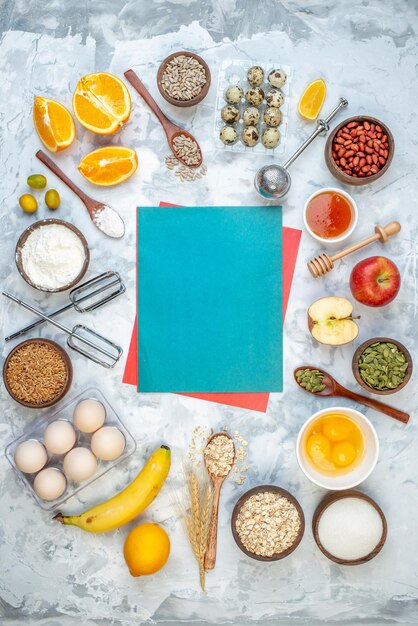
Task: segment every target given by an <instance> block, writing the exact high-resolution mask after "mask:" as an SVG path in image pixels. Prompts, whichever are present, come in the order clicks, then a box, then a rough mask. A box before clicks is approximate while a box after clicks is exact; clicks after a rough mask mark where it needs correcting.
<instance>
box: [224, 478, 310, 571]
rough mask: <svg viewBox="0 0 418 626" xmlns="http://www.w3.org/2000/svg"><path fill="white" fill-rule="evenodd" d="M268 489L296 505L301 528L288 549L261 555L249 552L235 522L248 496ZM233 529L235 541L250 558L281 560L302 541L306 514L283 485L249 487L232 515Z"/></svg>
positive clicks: (238, 501) (236, 504)
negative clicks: (271, 554)
mask: <svg viewBox="0 0 418 626" xmlns="http://www.w3.org/2000/svg"><path fill="white" fill-rule="evenodd" d="M266 491H267V492H270V493H278V494H279V495H281V496H284V497H285V498H287V499H288V500H289V501H290V502H291V503H292V504H293V505H294V506H295V508H296V510H297V512H298V513H299V518H300V528H299V532H298V535H297V537H296V539H295V541H294V543H293V544H292V545H291V546H290V547H289V548H287V549H286V550H283V552H280V553H279V554H275V555H273V556H260V555H258V554H253V553H252V552H249V550H247V549H246V548H245V547H244V546H243V544H242V542H241V540H240V538H239V536H238V532H237V529H236V528H235V522H236V520H237V517H238V513H239V511H240V509H241V507H242V505H243V504H244V502H245V501H246V500H248V498H250V497H251V496H253V495H254V494H257V493H263V492H266ZM231 530H232V535H233V537H234V539H235V543H236V544H237V546H238V547H239V548H240V550H241V551H242V552H244V554H246V555H247V556H249V557H250V558H252V559H255V560H256V561H280V560H281V559H284V558H285V557H287V556H289V554H291V553H292V552H294V551H295V550H296V548H297V547H298V545H299V544H300V542H301V541H302V538H303V535H304V533H305V515H304V513H303V510H302V507H301V505H300V504H299V502H298V500H296V498H295V496H293V495H292V494H291V493H290V492H289V491H287V490H286V489H283V488H282V487H277V486H276V485H259V486H257V487H252V489H249V490H248V491H246V492H245V493H243V494H242V496H241V497H240V498H239V499H238V500H237V502H236V503H235V506H234V509H233V511H232V515H231Z"/></svg>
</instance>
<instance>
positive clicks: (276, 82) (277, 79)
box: [268, 69, 287, 89]
mask: <svg viewBox="0 0 418 626" xmlns="http://www.w3.org/2000/svg"><path fill="white" fill-rule="evenodd" d="M286 80H287V76H286V74H285V72H284V71H283V70H279V69H277V70H271V72H270V73H269V75H268V81H269V83H270V85H271V86H272V87H276V89H280V87H283V85H284V84H285V83H286Z"/></svg>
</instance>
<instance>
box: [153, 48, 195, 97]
mask: <svg viewBox="0 0 418 626" xmlns="http://www.w3.org/2000/svg"><path fill="white" fill-rule="evenodd" d="M205 84H206V71H205V68H204V67H203V65H202V64H201V63H199V61H198V60H197V59H195V58H193V57H189V56H185V55H184V54H180V55H179V56H176V57H174V59H172V60H171V61H170V62H169V63H167V65H166V67H165V70H164V73H163V75H162V78H161V86H162V88H163V89H164V91H165V92H166V93H167V94H168V95H169V96H171V98H174V99H175V100H183V101H186V100H192V99H193V98H196V97H197V96H198V95H199V94H200V92H201V91H202V89H203V87H204V85H205Z"/></svg>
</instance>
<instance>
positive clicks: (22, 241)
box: [15, 218, 90, 293]
mask: <svg viewBox="0 0 418 626" xmlns="http://www.w3.org/2000/svg"><path fill="white" fill-rule="evenodd" d="M48 224H61V225H62V226H66V227H67V228H69V229H70V230H71V231H72V232H73V233H75V234H76V235H77V236H78V238H79V239H80V241H81V243H82V244H83V248H84V255H85V256H84V263H83V267H82V268H81V270H80V272H79V274H78V276H76V277H75V278H74V280H72V281H71V283H68V285H64V286H63V287H59V288H58V289H45V288H44V287H40V286H39V285H36V284H35V283H34V282H33V281H32V280H31V279H30V277H29V276H28V275H27V274H26V272H25V270H24V269H23V263H22V254H21V253H22V247H23V245H24V244H25V242H26V240H27V238H28V237H29V235H30V234H31V233H33V231H34V230H36V229H37V228H40V227H41V226H45V225H48ZM15 261H16V267H17V269H18V272H19V274H20V275H21V277H22V278H23V280H24V281H25V282H27V284H28V285H30V286H31V287H33V288H34V289H37V290H38V291H43V292H45V293H58V292H60V291H67V289H71V288H72V287H74V286H75V285H76V284H77V283H78V282H79V281H80V280H81V279H82V278H83V276H84V274H85V273H86V272H87V268H88V266H89V263H90V249H89V246H88V243H87V240H86V238H85V236H84V235H83V233H82V232H81V231H80V230H79V229H78V228H77V227H76V226H74V224H71V223H70V222H66V221H65V220H59V219H56V218H47V219H43V220H38V221H37V222H34V223H33V224H31V225H30V226H28V227H27V228H25V230H24V231H23V233H22V234H21V235H20V237H19V239H18V240H17V244H16V249H15Z"/></svg>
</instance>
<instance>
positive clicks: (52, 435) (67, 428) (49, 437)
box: [44, 420, 76, 454]
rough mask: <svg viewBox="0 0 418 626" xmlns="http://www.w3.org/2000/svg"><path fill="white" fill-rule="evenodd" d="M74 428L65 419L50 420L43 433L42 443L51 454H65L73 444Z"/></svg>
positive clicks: (74, 437) (74, 438)
mask: <svg viewBox="0 0 418 626" xmlns="http://www.w3.org/2000/svg"><path fill="white" fill-rule="evenodd" d="M75 440H76V436H75V430H74V428H73V427H72V425H71V424H70V422H68V421H67V420H55V422H51V423H50V424H49V425H48V426H47V428H46V430H45V433H44V444H45V445H46V447H47V449H48V450H49V452H51V453H52V454H65V453H66V452H68V450H71V448H72V447H73V445H74V444H75Z"/></svg>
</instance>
